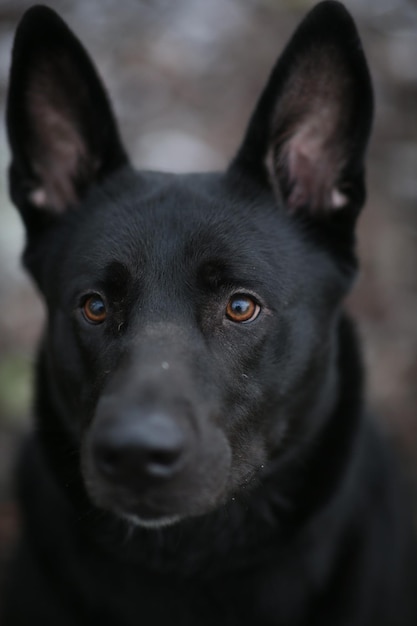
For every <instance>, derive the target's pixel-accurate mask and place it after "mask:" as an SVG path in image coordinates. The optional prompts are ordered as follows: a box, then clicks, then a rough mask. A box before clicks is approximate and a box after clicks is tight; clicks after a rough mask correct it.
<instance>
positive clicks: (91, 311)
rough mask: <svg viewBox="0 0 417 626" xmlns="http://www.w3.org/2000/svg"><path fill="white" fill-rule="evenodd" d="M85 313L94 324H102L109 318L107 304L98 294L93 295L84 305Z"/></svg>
mask: <svg viewBox="0 0 417 626" xmlns="http://www.w3.org/2000/svg"><path fill="white" fill-rule="evenodd" d="M82 308H83V313H84V315H85V317H86V318H87V320H88V321H89V322H91V323H92V324H101V323H102V322H104V320H105V319H106V317H107V309H106V304H105V302H104V300H103V298H102V297H101V296H100V295H99V294H98V293H93V294H91V296H88V298H87V299H86V300H85V302H84V304H83V307H82Z"/></svg>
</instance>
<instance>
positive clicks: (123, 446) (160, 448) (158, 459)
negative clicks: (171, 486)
mask: <svg viewBox="0 0 417 626" xmlns="http://www.w3.org/2000/svg"><path fill="white" fill-rule="evenodd" d="M91 444H92V455H93V460H94V465H95V467H96V470H97V471H98V472H99V473H100V474H101V475H102V476H103V478H105V479H107V480H110V481H112V482H115V483H123V484H124V485H125V486H127V487H135V488H138V487H139V486H140V485H141V484H144V483H146V482H149V481H158V480H166V479H169V478H172V477H173V476H175V474H176V473H177V472H178V471H179V469H180V468H181V466H182V461H183V459H184V456H185V451H186V448H187V436H186V432H185V430H184V427H183V425H182V424H180V423H179V422H178V420H176V419H174V418H173V417H171V416H169V415H166V414H164V413H154V414H148V415H140V414H135V413H134V412H133V413H130V414H128V415H126V416H121V417H119V418H114V419H111V420H107V423H104V424H101V425H100V427H99V428H97V429H96V430H95V432H94V434H93V437H92V442H91Z"/></svg>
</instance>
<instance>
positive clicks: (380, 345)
mask: <svg viewBox="0 0 417 626" xmlns="http://www.w3.org/2000/svg"><path fill="white" fill-rule="evenodd" d="M31 4H33V3H31V2H27V1H26V0H9V1H7V0H0V119H1V120H3V119H4V103H5V95H6V89H7V81H8V71H9V64H10V52H11V47H12V40H13V32H14V30H15V27H16V24H17V22H18V20H19V18H20V16H21V15H22V13H23V11H24V10H25V9H26V8H27V7H29V6H30V5H31ZM48 4H49V5H50V6H51V7H53V8H55V9H56V10H57V11H59V12H60V13H61V15H62V16H63V17H64V18H65V19H66V20H67V21H68V23H69V25H70V26H71V27H72V28H73V29H74V30H75V31H76V32H77V33H78V35H79V37H80V38H81V40H82V41H83V42H84V43H85V45H86V47H87V49H88V50H89V51H90V53H91V54H92V56H93V58H94V59H95V62H96V65H97V66H98V68H99V71H100V73H101V75H102V77H103V78H104V80H105V83H106V85H107V87H108V90H109V92H110V95H111V98H112V100H113V103H114V109H115V111H116V114H117V116H118V118H119V120H120V125H121V131H122V136H123V138H124V141H125V144H126V146H127V148H128V150H129V153H130V155H131V157H132V160H133V162H134V163H136V164H137V165H138V166H143V167H151V168H159V169H163V170H173V171H190V170H208V169H213V168H222V167H224V166H225V165H226V164H227V163H228V161H229V159H230V158H231V156H232V155H233V153H234V151H235V149H236V148H237V146H238V144H239V141H240V137H241V135H242V133H243V130H244V128H245V124H246V122H247V119H248V116H249V114H250V112H251V110H252V108H253V106H254V104H255V101H256V99H257V96H258V94H259V91H260V89H261V88H262V86H263V84H264V82H265V80H266V78H267V76H268V74H269V71H270V69H271V67H272V65H273V63H274V62H275V59H276V57H277V55H278V53H279V52H280V50H281V49H282V47H283V45H284V44H285V42H286V40H287V38H288V37H289V35H290V34H291V32H292V30H293V28H294V27H295V25H296V24H297V22H298V21H299V20H300V19H301V17H302V16H303V14H304V13H305V12H306V10H307V9H308V8H310V7H311V6H313V5H314V4H315V3H314V2H311V1H307V0H72V1H66V0H56V1H55V0H54V1H52V2H49V3H48ZM345 4H346V6H347V7H348V8H349V9H350V10H351V12H352V13H353V14H354V16H355V19H356V21H357V23H358V27H359V30H360V33H361V35H362V38H363V41H364V46H365V49H366V53H367V56H368V59H369V63H370V67H371V71H372V75H373V79H374V85H375V91H376V101H377V108H376V120H375V128H374V135H373V139H372V143H371V146H370V157H369V168H368V181H369V200H368V203H367V206H366V210H365V211H364V212H363V214H362V217H361V219H360V223H359V250H360V255H361V258H362V272H361V275H360V277H359V279H358V282H357V284H356V286H355V289H354V292H353V294H352V296H351V297H350V299H349V302H348V305H349V307H350V309H351V310H352V311H353V312H354V314H355V316H356V319H357V320H358V323H359V328H360V332H361V334H362V336H363V339H364V353H365V358H366V361H367V364H368V371H369V376H368V390H369V399H370V402H371V403H372V405H373V407H374V408H375V409H376V412H377V415H378V419H380V420H381V422H382V424H383V426H384V428H386V429H388V431H389V432H390V434H391V435H392V436H393V438H394V439H395V441H396V443H398V445H399V446H400V449H401V451H402V454H403V458H404V459H407V460H411V461H412V459H414V460H415V464H414V465H413V462H411V468H414V469H415V468H416V467H417V1H416V0H347V1H346V2H345ZM8 159H9V156H8V147H7V141H6V133H5V129H4V124H3V121H1V123H0V563H1V561H4V558H5V557H6V555H7V552H8V547H9V546H10V543H11V540H12V536H13V530H14V528H15V526H16V513H15V507H14V504H13V491H12V481H11V474H12V472H11V468H12V465H13V462H14V461H13V460H14V458H15V454H16V449H17V446H18V442H19V441H20V440H21V436H22V433H23V432H24V431H25V430H27V428H28V427H29V416H30V398H31V380H32V366H33V361H34V353H35V346H36V343H37V340H38V338H39V334H40V329H41V325H42V320H43V315H44V311H43V308H42V304H41V302H40V300H39V298H38V296H37V294H36V293H35V290H34V288H33V287H32V285H31V283H30V281H29V279H28V278H27V277H26V276H25V274H24V273H23V271H22V270H21V267H20V261H19V253H20V251H21V249H22V243H23V231H22V226H21V223H20V221H19V218H18V216H17V213H16V212H15V211H14V209H13V207H12V206H11V205H10V202H9V200H8V197H7V182H6V170H7V165H8Z"/></svg>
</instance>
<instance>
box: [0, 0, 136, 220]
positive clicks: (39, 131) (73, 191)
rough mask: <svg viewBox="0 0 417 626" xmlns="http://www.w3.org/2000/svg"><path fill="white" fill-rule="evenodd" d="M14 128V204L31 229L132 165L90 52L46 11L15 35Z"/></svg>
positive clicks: (29, 15)
mask: <svg viewBox="0 0 417 626" xmlns="http://www.w3.org/2000/svg"><path fill="white" fill-rule="evenodd" d="M7 128H8V136H9V142H10V147H11V153H12V163H11V168H10V184H11V194H12V199H13V201H14V202H15V204H16V205H17V206H18V207H19V209H20V210H21V212H22V214H23V217H24V219H25V220H26V222H28V221H33V219H34V218H35V215H34V214H35V213H36V214H37V216H38V217H37V219H39V220H41V217H40V214H43V216H44V217H45V215H46V214H49V215H51V214H53V213H55V214H57V213H61V212H63V211H65V210H67V209H68V208H69V207H71V206H73V205H75V204H77V202H78V201H79V200H80V199H81V198H82V196H83V194H84V193H85V192H86V190H87V189H88V187H89V186H90V185H91V184H93V183H94V182H95V181H99V180H101V179H102V178H104V177H105V176H106V175H108V174H109V173H110V172H112V171H113V170H115V169H117V168H119V167H120V166H121V165H123V164H124V163H126V161H127V159H126V155H125V152H124V149H123V147H122V144H121V142H120V139H119V134H118V130H117V127H116V124H115V121H114V118H113V114H112V111H111V108H110V104H109V101H108V99H107V96H106V93H105V91H104V89H103V87H102V84H101V82H100V79H99V78H98V76H97V73H96V71H95V69H94V67H93V65H92V63H91V61H90V59H89V57H88V55H87V53H86V51H85V50H84V48H83V47H82V46H81V44H80V42H79V41H78V40H77V39H76V37H75V36H74V35H73V34H72V33H71V31H70V30H69V28H68V27H67V26H66V24H65V23H64V22H63V21H62V20H61V19H60V18H59V17H58V15H56V13H55V12H54V11H52V10H51V9H48V8H47V7H43V6H36V7H33V8H32V9H29V11H27V12H26V13H25V15H24V16H23V18H22V20H21V22H20V24H19V26H18V29H17V32H16V38H15V43H14V48H13V56H12V68H11V75H10V86H9V95H8V102H7ZM36 209H38V210H37V211H36ZM41 210H42V211H41Z"/></svg>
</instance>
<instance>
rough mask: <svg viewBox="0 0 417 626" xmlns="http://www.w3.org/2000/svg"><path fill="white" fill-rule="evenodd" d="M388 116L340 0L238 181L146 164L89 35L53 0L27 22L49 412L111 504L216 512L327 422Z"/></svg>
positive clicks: (27, 103) (314, 22)
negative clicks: (369, 185) (370, 144)
mask: <svg viewBox="0 0 417 626" xmlns="http://www.w3.org/2000/svg"><path fill="white" fill-rule="evenodd" d="M329 24H331V28H329ZM371 109H372V96H371V87H370V82H369V76H368V71H367V68H366V63H365V60H364V57H363V53H362V51H361V47H360V44H359V41H358V38H357V34H356V31H355V28H354V25H353V23H352V21H351V19H350V17H349V16H348V15H347V13H346V11H345V10H344V9H343V7H341V5H339V4H337V3H333V2H325V3H322V4H321V5H319V6H318V7H317V8H316V9H315V10H313V11H312V12H311V13H310V14H309V16H307V18H306V19H305V21H304V22H303V23H302V25H301V26H300V27H299V29H298V31H297V32H296V34H295V36H294V37H293V39H292V40H291V42H290V44H289V46H288V47H287V49H286V51H285V52H284V54H283V55H282V57H281V58H280V60H279V61H278V64H277V66H276V68H275V69H274V72H273V74H272V76H271V78H270V81H269V83H268V85H267V87H266V89H265V91H264V94H263V95H262V98H261V100H260V102H259V105H258V107H257V109H256V110H255V113H254V116H253V118H252V120H251V123H250V125H249V129H248V132H247V134H246V137H245V139H244V142H243V144H242V147H241V149H240V151H239V152H238V155H237V157H236V158H235V159H234V161H233V163H232V165H231V167H230V168H229V170H228V171H227V172H225V173H222V174H190V175H183V176H179V175H170V174H162V173H152V172H135V171H134V170H133V169H132V168H131V167H130V166H129V164H128V162H127V158H126V155H125V152H124V150H123V147H122V146H121V143H120V139H119V136H118V132H117V128H116V125H115V122H114V119H113V116H112V113H111V109H110V106H109V103H108V100H107V98H106V95H105V93H104V91H103V89H102V86H101V84H100V81H99V79H98V78H97V75H96V73H95V70H94V68H93V67H92V65H91V62H90V60H89V59H88V57H87V55H86V53H85V51H84V50H83V49H82V47H81V45H80V43H79V42H78V41H77V40H76V39H75V37H74V36H73V35H72V33H70V31H69V30H68V29H67V27H66V26H65V25H64V24H63V22H62V21H61V20H60V19H59V18H58V17H57V16H56V15H55V14H54V13H53V12H52V11H51V10H49V9H45V8H41V7H39V8H35V9H32V10H31V11H29V12H28V13H27V14H26V16H25V17H24V18H23V20H22V22H21V24H20V26H19V29H18V33H17V36H16V42H15V47H14V54H13V67H12V73H11V82H10V95H9V102H8V129H9V138H10V144H11V148H12V165H11V170H10V180H11V192H12V197H13V199H14V201H15V203H16V205H17V206H18V208H19V210H20V211H21V214H22V216H23V219H24V221H25V224H26V227H27V234H28V239H27V248H26V252H25V262H26V265H27V266H28V268H29V270H30V271H31V272H32V274H33V276H34V278H35V280H36V282H37V284H38V285H39V287H40V289H41V291H42V293H43V295H44V297H45V300H46V303H47V307H48V325H47V332H46V339H45V348H44V351H45V354H46V362H47V370H48V381H49V382H48V385H49V393H50V398H51V403H52V406H53V409H54V411H55V412H56V415H57V417H56V419H57V420H58V421H59V422H60V425H59V427H60V428H62V427H64V429H65V432H66V433H67V435H66V436H67V437H68V439H71V441H74V442H75V444H76V446H77V449H78V450H79V470H80V471H81V472H82V475H83V479H84V483H85V487H86V490H87V492H88V494H89V496H90V498H91V500H92V501H93V502H94V503H95V504H96V505H98V506H99V507H102V508H104V509H109V510H111V511H113V512H114V513H116V514H118V515H120V516H124V517H127V518H129V519H131V520H134V521H136V522H138V523H142V524H144V525H162V524H166V523H169V522H173V521H176V520H179V519H183V518H186V517H189V516H194V515H200V514H204V513H206V512H208V511H210V510H212V509H213V508H215V507H218V506H220V505H221V504H222V503H224V502H225V501H227V500H229V499H230V498H232V497H235V496H236V495H237V496H238V495H239V494H240V493H241V492H242V491H243V490H244V489H246V488H249V487H250V486H251V485H253V484H255V483H256V479H257V478H259V477H260V476H261V475H262V474H263V473H265V472H268V471H269V468H271V467H272V465H273V464H276V463H280V461H281V460H282V459H284V458H285V457H286V455H288V454H291V453H292V451H293V448H294V446H297V445H300V443H301V442H304V441H305V440H306V439H307V438H308V437H312V433H314V431H315V430H317V428H319V426H320V425H321V423H322V421H323V419H325V417H326V415H328V413H329V411H330V410H331V408H332V404H333V402H334V401H335V393H336V392H335V390H336V388H337V368H336V367H335V362H336V360H337V343H336V340H335V334H336V326H337V319H338V312H339V308H340V302H341V299H342V297H343V295H344V294H345V293H346V291H347V289H348V287H349V284H350V282H351V278H352V275H353V273H354V269H355V261H354V252H353V244H352V241H353V227H354V222H355V218H356V215H357V213H358V210H359V208H360V206H361V205H362V203H363V199H364V186H363V153H364V149H365V146H366V142H367V139H368V134H369V127H370V119H371ZM57 428H58V424H57ZM77 458H78V456H77Z"/></svg>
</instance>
